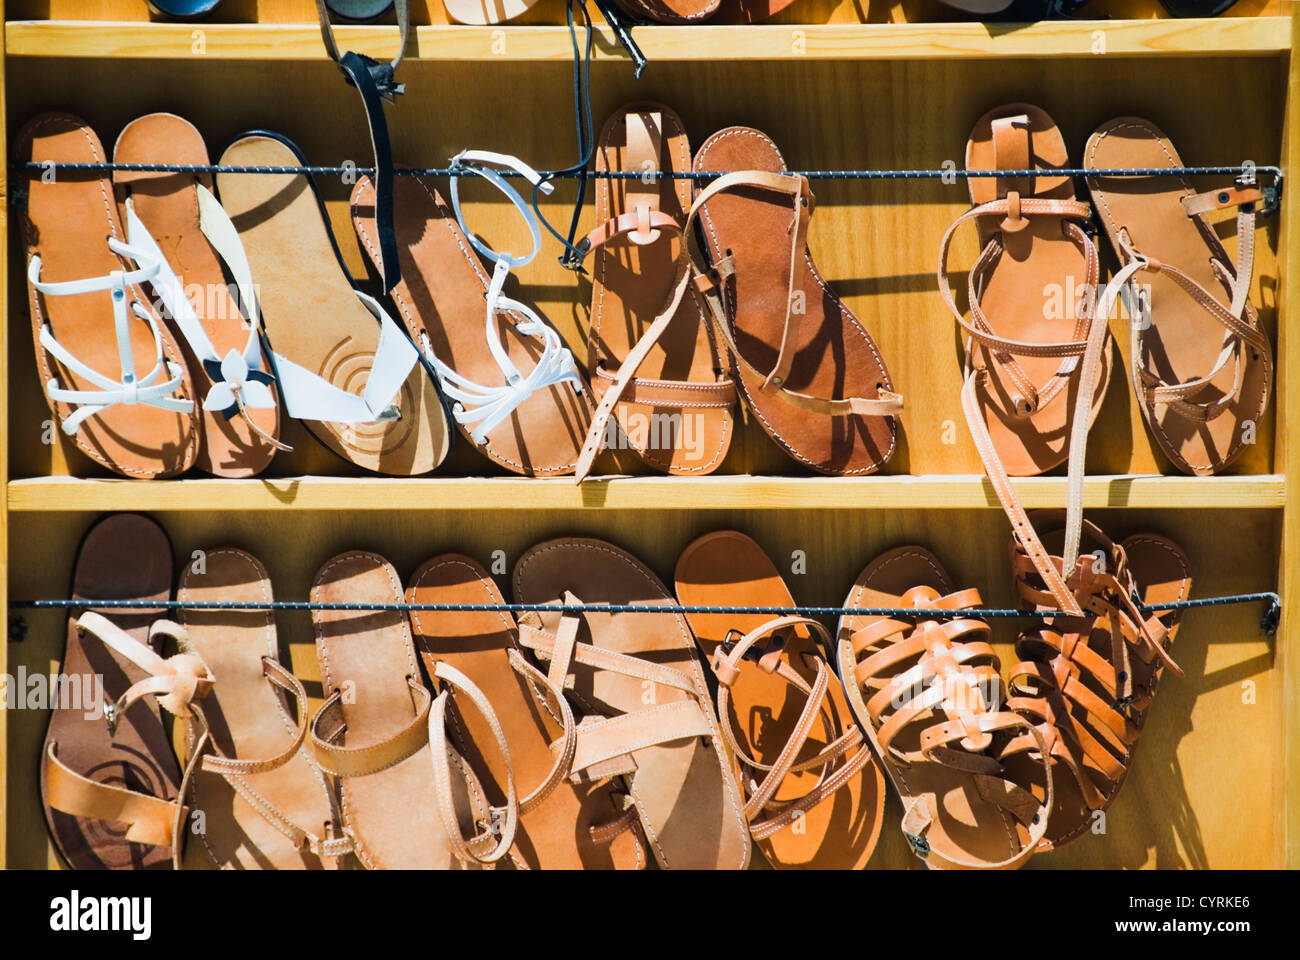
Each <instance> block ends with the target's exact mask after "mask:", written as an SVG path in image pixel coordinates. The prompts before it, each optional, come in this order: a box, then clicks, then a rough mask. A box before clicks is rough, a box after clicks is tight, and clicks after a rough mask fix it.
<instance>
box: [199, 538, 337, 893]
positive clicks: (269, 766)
mask: <svg viewBox="0 0 1300 960" xmlns="http://www.w3.org/2000/svg"><path fill="white" fill-rule="evenodd" d="M271 599H272V594H271V579H270V577H269V576H268V575H267V573H266V568H265V567H263V566H262V564H261V563H260V562H259V561H258V560H257V559H256V558H254V557H252V556H251V555H249V554H247V553H245V552H244V551H242V550H235V549H233V548H229V547H224V548H219V549H213V550H206V551H204V553H203V567H202V572H196V570H195V566H194V564H191V565H189V566H188V567H187V568H186V570H185V572H184V573H183V574H182V575H181V583H180V588H179V589H178V590H177V592H176V600H177V602H178V603H180V604H181V605H182V606H181V608H180V611H179V614H180V620H181V624H182V626H183V628H184V631H185V638H186V649H188V650H190V651H192V652H194V653H196V654H197V655H198V656H199V657H200V658H201V659H202V660H203V662H204V663H205V664H206V665H207V667H208V670H209V671H210V673H211V676H212V679H213V683H214V686H213V690H212V692H211V693H209V694H208V696H207V697H205V698H204V700H203V703H202V706H201V709H202V715H203V718H204V721H205V724H206V726H205V727H204V728H197V727H196V726H195V725H193V724H191V725H190V727H189V729H188V731H187V747H188V753H189V755H191V756H192V755H195V754H208V755H207V756H205V757H204V760H203V762H202V763H201V765H200V766H199V768H198V769H197V770H196V771H195V773H194V774H193V776H191V777H190V781H189V791H188V793H187V795H186V801H187V803H188V804H189V807H190V810H191V811H192V812H193V811H201V812H202V814H203V821H204V823H203V829H202V830H196V831H194V832H195V833H197V834H198V836H199V839H200V841H201V842H202V846H203V849H204V851H205V852H206V853H207V855H208V858H209V859H210V860H211V861H212V863H213V864H215V865H216V866H218V867H221V868H223V869H242V870H249V869H253V870H267V869H275V870H304V869H306V870H320V869H337V868H338V867H339V866H340V864H341V858H342V857H343V856H344V855H345V854H346V853H348V852H349V851H350V850H351V849H352V839H351V837H349V836H347V835H346V834H345V833H344V831H343V829H342V823H341V819H340V816H339V811H338V809H337V803H336V802H335V799H334V789H333V786H332V784H331V783H330V782H329V780H328V779H327V778H326V777H325V775H324V773H323V772H322V771H321V769H320V768H319V767H318V766H317V765H316V763H315V761H314V760H313V759H312V757H311V754H310V752H309V751H307V750H302V749H300V748H301V747H302V745H303V743H304V739H305V735H306V732H307V721H308V717H309V713H308V707H307V694H306V692H305V691H304V689H303V686H302V684H301V683H300V682H299V680H298V678H297V677H295V676H294V675H293V674H292V673H291V672H290V671H289V670H288V669H286V668H285V667H284V666H283V665H282V664H281V663H280V658H279V648H278V645H277V642H276V633H275V615H274V613H273V612H272V611H271V610H218V609H211V608H202V609H200V608H196V607H192V606H186V604H191V603H206V602H222V601H228V602H246V603H266V602H270V601H271ZM289 698H292V699H293V709H296V711H297V716H296V718H295V716H294V713H293V712H291V709H290V704H289Z"/></svg>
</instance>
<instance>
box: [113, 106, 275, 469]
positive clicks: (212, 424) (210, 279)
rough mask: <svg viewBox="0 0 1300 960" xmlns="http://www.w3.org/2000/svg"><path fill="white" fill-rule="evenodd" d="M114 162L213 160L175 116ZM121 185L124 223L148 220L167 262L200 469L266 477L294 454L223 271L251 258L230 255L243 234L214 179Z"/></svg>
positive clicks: (145, 130)
mask: <svg viewBox="0 0 1300 960" xmlns="http://www.w3.org/2000/svg"><path fill="white" fill-rule="evenodd" d="M113 161H114V162H115V163H122V164H131V163H137V164H149V163H176V164H195V165H202V166H206V165H207V164H208V163H209V162H210V161H209V159H208V151H207V147H206V146H205V145H204V143H203V137H202V135H201V134H200V133H199V131H198V130H196V129H195V128H194V125H193V124H191V123H189V121H187V120H183V119H181V118H180V117H177V116H174V115H173V114H170V113H153V114H150V115H149V116H146V117H141V118H140V119H139V120H135V121H133V122H131V123H129V124H127V126H126V128H125V129H124V130H123V131H122V133H121V135H119V136H118V138H117V144H116V146H115V147H114V148H113ZM113 187H114V189H115V191H116V194H117V200H118V203H119V204H120V205H121V207H122V210H123V214H122V216H123V219H124V220H126V221H127V222H131V219H132V217H133V216H134V217H138V218H139V222H140V223H141V224H143V226H144V227H145V228H146V229H145V230H144V231H142V233H141V240H142V242H144V243H145V245H146V247H147V250H148V253H149V254H150V255H151V256H153V257H154V258H156V259H157V260H158V261H159V264H160V268H159V271H158V274H157V276H155V277H154V278H153V280H152V281H150V283H149V286H150V287H151V288H152V289H153V291H154V293H155V294H156V295H157V297H158V300H159V301H160V302H161V304H162V306H163V308H164V311H163V312H164V316H165V318H166V319H167V320H168V321H169V322H170V323H171V325H172V329H173V330H174V331H175V332H176V333H178V334H179V335H180V340H181V347H182V349H183V350H185V351H186V354H185V356H186V361H187V362H188V365H189V368H190V371H191V373H192V375H193V377H194V381H195V386H196V388H197V391H198V397H199V399H200V401H201V403H202V412H201V415H200V416H201V423H202V428H203V429H202V445H201V446H200V447H199V455H198V463H197V465H198V467H199V469H200V470H203V471H205V472H207V473H210V474H212V475H213V476H218V477H251V476H255V475H257V474H259V473H261V472H262V471H263V470H264V469H266V467H267V466H268V465H269V464H270V462H271V458H272V457H274V456H275V451H276V450H277V449H287V448H286V447H285V446H284V445H283V444H281V443H280V442H279V440H278V439H277V436H278V433H279V426H280V418H279V410H278V407H277V404H276V398H275V385H274V381H273V378H272V377H271V376H270V374H269V372H268V371H267V369H266V364H265V363H264V362H263V358H262V350H261V343H260V340H259V334H260V331H259V330H258V329H257V327H256V326H254V325H252V324H250V323H248V321H247V320H245V318H244V316H243V313H242V312H241V311H240V308H239V305H238V303H237V302H236V300H235V298H234V297H233V296H232V291H231V289H230V287H228V286H227V283H226V278H225V273H224V272H223V270H222V263H223V262H227V263H238V262H239V261H240V260H241V259H242V252H241V251H235V250H231V249H229V245H232V244H233V245H237V244H238V243H239V235H238V234H237V233H236V232H235V230H234V228H233V226H231V224H230V218H229V217H227V216H226V214H225V211H224V210H222V209H221V205H220V204H219V203H218V202H217V199H216V197H215V196H213V194H212V178H211V176H210V175H209V174H206V173H204V174H180V173H148V172H142V171H132V170H115V171H113ZM164 250H167V251H169V252H168V253H167V254H166V255H164V253H163V251H164ZM232 272H234V271H233V270H232Z"/></svg>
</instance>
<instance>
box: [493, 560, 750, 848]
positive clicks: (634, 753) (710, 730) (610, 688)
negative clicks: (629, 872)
mask: <svg viewBox="0 0 1300 960" xmlns="http://www.w3.org/2000/svg"><path fill="white" fill-rule="evenodd" d="M514 594H515V600H516V601H517V602H519V603H526V604H543V603H545V604H550V603H555V604H557V605H563V606H565V607H572V606H581V605H583V604H628V605H635V606H636V607H638V608H644V609H638V610H635V611H633V612H623V613H601V612H594V611H590V612H589V611H583V612H578V611H572V610H569V611H561V610H557V611H555V612H554V613H551V612H546V613H541V614H538V613H526V614H523V615H522V616H521V617H520V619H519V642H520V644H521V645H522V646H524V647H526V648H527V649H528V650H529V651H530V652H531V653H532V655H533V656H534V657H536V658H537V659H538V660H540V661H541V662H542V663H543V664H546V665H547V668H546V669H547V676H548V677H550V678H551V682H552V684H553V685H555V686H557V687H561V686H562V687H563V688H564V690H565V692H566V694H567V695H568V696H569V698H570V699H571V701H572V704H573V706H574V707H575V713H576V714H577V715H578V717H579V722H578V727H577V744H576V747H575V751H574V757H573V761H572V764H571V771H572V772H571V775H572V776H574V777H576V778H578V779H580V780H584V781H591V782H599V781H602V780H605V779H606V778H609V777H616V778H619V779H620V780H621V781H622V783H623V784H624V789H625V791H626V792H627V793H628V794H629V795H630V796H631V797H632V806H631V808H630V809H629V810H628V816H627V817H625V818H623V819H622V820H621V821H615V822H614V823H613V824H610V825H609V826H608V827H607V829H606V830H605V831H603V833H602V836H601V837H600V838H598V840H599V841H604V840H606V839H608V838H610V837H613V836H615V835H616V833H617V832H619V831H622V830H627V829H631V827H632V824H633V822H634V820H633V817H634V816H635V817H637V818H639V819H640V821H641V827H642V828H643V829H644V831H645V835H646V837H647V839H648V840H649V845H650V850H651V852H652V854H653V855H654V858H655V860H656V861H658V863H659V865H660V866H661V867H664V868H671V869H685V870H689V869H709V870H716V869H734V870H742V869H744V868H745V866H746V865H747V864H748V863H749V831H748V829H747V824H746V822H745V818H744V813H743V812H742V807H743V804H742V802H741V797H740V790H739V788H738V787H737V785H736V781H735V777H734V775H733V773H732V770H731V763H730V761H729V760H728V759H727V756H726V746H725V744H724V741H723V736H722V732H721V731H720V730H719V729H718V722H717V719H716V718H715V717H714V715H713V705H712V703H710V701H709V692H708V688H707V687H706V686H705V683H704V674H703V672H702V671H701V669H700V664H699V660H698V659H697V657H696V653H695V643H694V639H693V638H692V636H691V632H690V627H689V626H688V624H687V623H686V621H685V620H684V619H683V618H682V617H681V615H680V614H675V613H663V612H658V611H656V610H655V609H654V608H655V607H661V606H664V605H671V604H672V602H673V600H672V597H671V596H670V595H669V593H668V591H667V590H666V589H664V586H663V584H662V583H660V582H659V579H658V578H657V577H656V576H655V575H654V574H653V573H652V572H651V571H650V570H649V569H648V568H646V567H645V566H644V565H643V564H642V563H641V562H640V561H638V560H637V559H636V558H635V557H633V556H631V555H630V554H628V553H625V552H624V551H622V550H620V549H619V548H617V547H615V546H613V545H612V544H608V543H605V542H603V541H600V540H591V539H586V538H581V537H573V538H567V539H561V540H550V541H547V542H545V543H541V544H538V545H537V546H535V547H533V548H532V549H530V550H528V551H526V552H525V553H524V555H523V556H521V557H520V558H519V560H518V562H517V563H516V564H515V569H514Z"/></svg>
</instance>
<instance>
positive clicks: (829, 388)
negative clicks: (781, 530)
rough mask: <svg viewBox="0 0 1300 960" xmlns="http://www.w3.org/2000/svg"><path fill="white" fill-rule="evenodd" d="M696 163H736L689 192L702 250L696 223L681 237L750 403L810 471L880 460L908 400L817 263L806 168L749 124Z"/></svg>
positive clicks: (853, 468) (708, 148)
mask: <svg viewBox="0 0 1300 960" xmlns="http://www.w3.org/2000/svg"><path fill="white" fill-rule="evenodd" d="M694 169H695V170H696V171H697V172H707V171H728V170H730V171H739V172H733V173H725V174H724V175H723V176H720V177H718V178H717V179H715V180H712V181H710V182H709V183H708V184H707V186H704V187H702V188H700V189H699V191H698V192H697V194H696V197H695V203H694V206H693V207H692V209H691V218H692V220H694V219H695V218H696V217H698V218H699V222H700V226H701V228H702V231H701V232H702V234H703V236H704V238H705V241H706V244H707V251H704V250H700V249H699V246H698V241H697V237H696V234H695V231H693V230H692V229H691V224H688V225H687V228H686V235H687V242H688V244H689V245H690V249H691V257H692V261H693V263H694V267H695V270H696V272H697V274H698V277H697V278H696V280H695V283H696V284H697V287H698V288H699V289H700V291H701V292H702V293H703V294H704V300H705V304H706V305H707V307H708V309H709V316H710V320H711V321H712V323H713V327H714V332H715V333H716V334H717V335H718V337H719V340H720V341H721V342H722V343H724V344H726V346H727V349H728V351H729V352H730V356H731V360H732V366H733V376H735V377H736V379H737V384H738V386H739V388H740V391H741V393H742V394H743V396H744V398H745V401H746V402H747V403H748V405H749V408H750V409H751V410H752V411H753V412H754V415H755V417H757V419H758V421H759V423H761V424H762V426H763V429H764V430H766V431H767V433H768V435H769V436H771V437H772V439H773V440H775V441H776V442H777V444H778V445H779V446H780V447H781V448H782V449H783V450H785V452H786V453H788V454H789V455H790V456H792V457H794V458H795V459H796V460H798V461H799V462H800V463H802V464H804V465H805V466H808V467H810V468H811V469H813V470H817V471H819V472H821V473H828V474H833V475H836V476H847V475H856V474H866V473H874V472H875V471H876V470H879V469H880V467H881V466H882V465H883V464H884V463H885V461H886V460H888V459H889V457H890V456H891V455H892V454H893V452H894V446H895V441H896V433H897V423H896V420H895V418H896V415H897V414H898V413H900V412H901V411H902V409H903V398H902V397H901V396H899V395H898V394H897V393H894V392H893V387H892V385H891V382H890V379H889V373H888V372H887V371H886V370H885V362H884V359H883V358H882V357H881V355H880V351H879V349H878V348H877V346H876V343H875V341H874V340H873V339H872V338H871V335H870V334H869V333H867V331H866V329H865V328H864V327H863V326H862V324H861V323H860V322H859V321H858V319H857V317H855V316H854V315H853V314H852V312H850V310H849V309H848V307H847V306H845V305H844V304H843V303H842V302H841V301H840V299H839V297H837V296H836V295H835V293H834V291H832V290H831V289H830V287H829V286H828V285H827V283H826V281H825V280H823V279H822V277H821V275H820V274H819V273H818V272H817V268H816V267H815V266H814V264H813V261H812V254H811V253H810V251H809V250H808V246H807V232H808V222H809V219H810V218H811V216H812V210H813V197H812V191H811V189H810V188H809V186H808V180H807V178H806V177H803V176H798V175H796V174H791V173H787V172H786V167H785V161H784V160H783V159H782V157H781V154H780V151H778V150H777V148H776V145H775V144H774V143H772V141H771V140H769V139H768V138H767V137H766V136H764V135H763V134H761V133H759V132H758V131H757V130H751V129H748V128H746V127H729V128H728V129H726V130H722V131H720V132H718V133H715V134H714V135H713V136H712V137H710V138H709V139H708V140H707V141H705V143H704V145H703V146H701V147H700V149H699V151H698V152H697V153H696V154H695V165H694ZM809 414H812V416H809Z"/></svg>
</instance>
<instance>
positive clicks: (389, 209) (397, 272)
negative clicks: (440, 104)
mask: <svg viewBox="0 0 1300 960" xmlns="http://www.w3.org/2000/svg"><path fill="white" fill-rule="evenodd" d="M394 7H395V9H396V12H397V24H398V28H399V29H400V31H401V40H400V42H401V46H400V48H399V49H398V51H397V56H396V57H394V58H393V59H392V61H391V62H389V63H382V62H380V61H378V60H375V59H373V58H372V57H367V56H365V55H364V54H360V53H355V52H352V51H349V52H347V53H345V54H343V55H342V56H340V55H339V48H338V44H337V43H336V42H335V40H334V28H333V26H332V25H331V23H330V13H329V7H328V6H327V5H326V2H325V0H316V13H317V15H318V16H319V17H320V32H321V39H322V40H324V42H325V50H326V51H327V52H328V53H329V55H330V57H331V59H333V60H334V62H335V63H337V64H338V65H339V68H340V69H341V70H342V71H343V75H344V76H345V77H347V80H348V83H350V84H351V85H352V86H354V87H356V89H357V92H358V93H360V94H361V103H362V105H363V106H364V107H365V111H366V123H367V125H368V126H369V128H370V145H371V148H372V149H373V151H374V155H375V172H374V177H373V180H374V184H375V227H376V230H377V231H378V233H379V275H380V277H381V279H382V280H383V285H384V293H388V292H390V291H391V290H392V289H393V287H394V286H396V285H397V282H398V281H399V280H400V279H401V277H402V271H401V262H400V261H399V260H398V258H397V233H396V230H395V229H394V225H393V179H394V177H395V173H394V172H393V153H392V147H391V145H390V144H389V140H388V120H387V118H386V117H385V116H384V102H385V101H387V102H389V103H392V102H393V101H394V100H395V99H396V98H397V97H398V96H400V95H401V94H402V92H403V91H404V89H405V87H404V85H403V84H400V83H398V82H397V80H396V73H397V68H398V67H399V66H401V63H402V58H403V57H405V56H406V45H407V42H408V40H409V39H410V33H411V9H410V2H409V0H396V3H395V4H394Z"/></svg>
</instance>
